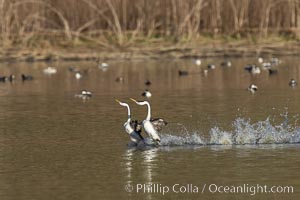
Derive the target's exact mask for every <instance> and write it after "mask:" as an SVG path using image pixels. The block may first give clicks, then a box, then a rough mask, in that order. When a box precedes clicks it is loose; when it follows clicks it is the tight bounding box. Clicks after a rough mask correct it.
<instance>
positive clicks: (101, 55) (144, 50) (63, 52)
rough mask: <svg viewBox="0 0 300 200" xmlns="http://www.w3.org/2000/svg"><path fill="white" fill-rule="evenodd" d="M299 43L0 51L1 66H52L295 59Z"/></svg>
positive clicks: (299, 49)
mask: <svg viewBox="0 0 300 200" xmlns="http://www.w3.org/2000/svg"><path fill="white" fill-rule="evenodd" d="M298 55H300V42H297V41H290V42H282V41H281V42H278V43H276V42H275V43H265V44H239V43H233V44H228V43H226V44H199V45H198V46H196V45H191V44H190V45H187V44H186V45H168V46H167V45H165V46H158V47H156V46H155V45H149V46H146V45H145V46H141V47H130V48H126V49H122V50H121V49H117V48H116V49H112V50H108V49H100V48H99V49H97V48H88V47H73V48H55V47H51V48H45V49H42V48H34V49H17V48H8V49H1V50H0V62H52V61H95V60H103V61H104V60H132V61H133V60H149V59H156V60H163V59H188V58H198V57H200V58H203V57H255V56H298Z"/></svg>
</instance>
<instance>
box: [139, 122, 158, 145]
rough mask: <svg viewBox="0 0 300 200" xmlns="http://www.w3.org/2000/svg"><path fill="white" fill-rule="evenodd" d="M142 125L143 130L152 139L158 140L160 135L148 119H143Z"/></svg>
mask: <svg viewBox="0 0 300 200" xmlns="http://www.w3.org/2000/svg"><path fill="white" fill-rule="evenodd" d="M143 126H144V129H145V132H146V133H147V134H148V135H149V136H150V137H151V138H152V139H153V140H154V141H160V137H159V135H158V133H157V131H156V130H155V128H154V126H153V124H152V123H151V122H150V121H148V120H144V121H143Z"/></svg>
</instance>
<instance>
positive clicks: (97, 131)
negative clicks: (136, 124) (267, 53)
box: [0, 57, 300, 200]
mask: <svg viewBox="0 0 300 200" xmlns="http://www.w3.org/2000/svg"><path fill="white" fill-rule="evenodd" d="M281 59H282V61H283V62H282V64H280V65H278V66H277V67H276V69H277V70H278V74H277V75H274V76H269V75H268V72H267V71H262V73H261V74H259V75H255V76H254V75H250V74H249V73H248V72H247V71H245V70H244V66H245V65H246V64H248V63H255V62H256V58H243V59H242V58H237V59H231V61H232V67H230V68H223V67H221V66H220V65H219V63H220V62H221V61H223V59H203V60H202V65H201V67H199V66H196V65H195V64H193V61H192V60H181V61H172V60H166V61H136V62H121V61H120V62H112V61H111V62H109V64H110V66H109V68H108V69H107V70H106V71H103V70H100V69H98V68H97V65H96V64H95V63H93V62H77V63H76V62H75V63H72V62H64V63H59V62H55V63H2V64H1V66H0V75H9V74H11V73H13V74H15V75H16V76H17V79H16V80H15V81H14V82H13V83H9V82H6V83H0V107H1V111H0V118H1V121H0V159H1V161H0V199H1V200H12V199H18V200H19V199H26V200H27V199H46V200H52V199H72V200H74V199H91V200H92V199H246V198H250V197H251V199H300V156H299V151H300V144H299V141H300V125H299V122H298V119H299V117H300V116H299V113H300V101H299V100H300V87H299V86H298V87H296V88H291V87H289V85H288V83H289V80H290V79H291V78H295V79H296V80H298V81H299V82H300V59H299V58H296V57H284V58H281ZM208 63H215V64H216V69H215V70H209V72H208V74H207V76H204V75H203V74H202V73H200V71H201V70H203V69H206V64H208ZM47 66H53V67H56V68H57V69H58V72H57V74H54V75H52V76H48V75H45V74H44V73H43V69H44V68H46V67H47ZM70 66H75V67H77V68H78V69H79V70H88V72H87V73H86V74H84V75H83V78H82V79H80V80H77V79H76V78H75V76H74V73H72V72H69V71H68V68H69V67H70ZM178 70H187V71H189V73H190V75H189V76H184V77H180V76H178ZM21 73H24V74H31V75H33V76H34V80H33V81H25V82H22V81H21V80H20V74H21ZM118 76H122V77H124V82H123V83H120V82H116V81H115V79H116V78H117V77H118ZM147 79H149V80H150V81H151V82H152V84H151V86H149V89H150V91H151V92H152V95H153V96H152V97H151V99H149V101H150V104H151V108H152V114H153V117H162V118H164V119H165V120H167V121H168V122H169V124H168V126H167V127H165V128H164V129H163V130H162V132H161V137H162V144H161V146H160V147H158V148H137V149H134V148H129V147H127V143H128V142H129V137H128V135H127V134H126V133H125V132H124V130H123V127H122V125H123V123H124V122H125V121H126V119H127V113H126V109H125V108H124V107H121V106H120V105H118V104H117V103H116V102H115V99H119V100H121V101H124V102H128V103H129V104H130V106H131V109H132V116H133V118H134V119H138V120H142V119H144V118H145V116H146V112H147V110H146V107H144V106H138V105H136V104H134V103H133V102H131V101H130V100H129V98H130V97H132V98H135V99H138V100H143V99H144V98H143V97H142V96H141V93H142V92H143V90H144V89H145V88H146V87H145V85H144V82H145V80H147ZM250 83H255V84H256V85H257V86H258V88H259V89H258V92H256V93H255V94H251V93H250V92H248V91H247V90H246V89H247V87H248V86H249V85H250ZM82 89H87V90H89V91H91V92H93V96H92V98H91V99H89V100H85V101H84V100H82V99H80V98H75V97H74V95H75V94H77V93H79V92H80V91H81V90H82ZM258 138H259V139H258ZM143 184H146V185H147V186H148V185H150V186H149V187H146V186H145V187H144V185H143ZM151 184H152V185H151ZM264 185H266V187H267V192H262V191H259V189H257V187H258V186H264ZM217 186H218V188H217ZM221 186H223V187H221ZM225 186H228V187H229V189H231V192H228V191H227V189H228V188H227V189H226V188H225ZM238 186H241V187H243V189H244V190H243V191H244V192H238V193H234V192H233V191H232V190H233V189H234V187H238ZM272 186H276V188H273V189H274V190H275V189H277V190H278V191H277V190H276V191H277V192H276V191H275V192H270V188H271V187H272ZM277 186H278V187H277ZM285 186H292V187H293V193H292V192H291V191H290V192H289V193H288V192H287V191H286V190H285V192H283V188H284V187H285ZM216 188H217V189H219V191H216ZM155 189H156V190H155ZM167 189H168V192H166V191H167ZM197 189H198V191H197ZM225 190H226V191H227V192H226V191H225ZM162 191H164V192H165V193H164V194H163V192H162ZM247 191H248V192H247Z"/></svg>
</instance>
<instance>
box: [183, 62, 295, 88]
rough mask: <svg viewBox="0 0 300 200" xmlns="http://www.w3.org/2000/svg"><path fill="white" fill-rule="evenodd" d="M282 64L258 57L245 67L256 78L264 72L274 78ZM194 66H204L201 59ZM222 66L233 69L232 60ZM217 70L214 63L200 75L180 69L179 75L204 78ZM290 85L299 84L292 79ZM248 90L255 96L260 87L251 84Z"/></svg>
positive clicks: (202, 70)
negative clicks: (195, 75) (277, 67)
mask: <svg viewBox="0 0 300 200" xmlns="http://www.w3.org/2000/svg"><path fill="white" fill-rule="evenodd" d="M281 63H282V61H281V60H280V59H279V58H271V59H270V60H267V59H264V58H262V57H258V59H257V62H254V63H251V64H247V65H246V66H245V67H244V70H245V71H247V72H248V73H249V74H251V75H254V76H258V75H259V74H262V71H267V73H268V75H269V76H274V75H277V74H278V70H277V69H276V66H278V65H279V64H281ZM194 64H195V65H196V66H200V65H201V64H202V61H201V60H200V59H199V58H197V59H195V60H194ZM220 66H222V67H224V68H225V67H231V66H232V62H231V61H230V60H228V59H226V60H225V61H222V62H221V63H220ZM216 68H217V65H215V64H213V63H208V64H207V65H206V69H205V68H204V69H201V71H200V72H199V73H197V72H190V71H187V70H182V69H179V70H178V75H179V76H180V77H183V76H188V75H191V74H202V75H203V76H207V75H208V74H209V73H210V72H209V71H211V70H214V69H216ZM288 85H289V86H291V87H296V86H297V82H296V80H295V79H291V80H290V82H289V84H288ZM247 90H248V91H250V92H251V93H253V94H254V93H255V92H256V91H257V90H258V87H257V86H256V85H255V84H253V83H251V84H250V85H249V87H248V88H247Z"/></svg>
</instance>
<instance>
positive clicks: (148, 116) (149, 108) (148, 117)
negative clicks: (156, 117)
mask: <svg viewBox="0 0 300 200" xmlns="http://www.w3.org/2000/svg"><path fill="white" fill-rule="evenodd" d="M146 105H147V107H148V114H147V117H146V120H147V121H150V119H151V107H150V104H149V102H148V101H146Z"/></svg>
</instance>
